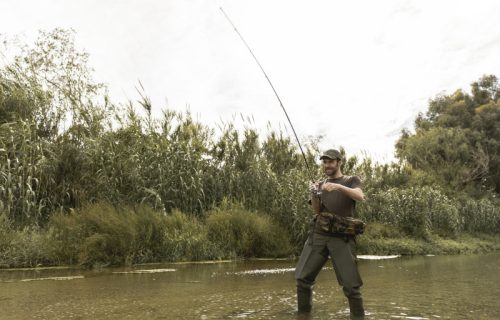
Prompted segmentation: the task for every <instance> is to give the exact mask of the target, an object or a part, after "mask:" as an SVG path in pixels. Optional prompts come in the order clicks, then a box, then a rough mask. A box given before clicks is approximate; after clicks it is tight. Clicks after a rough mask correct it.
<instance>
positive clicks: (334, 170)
mask: <svg viewBox="0 0 500 320" xmlns="http://www.w3.org/2000/svg"><path fill="white" fill-rule="evenodd" d="M338 171H339V167H328V168H325V174H326V175H327V176H329V177H332V176H334V175H335V174H337V172H338Z"/></svg>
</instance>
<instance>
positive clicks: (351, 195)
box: [339, 185, 365, 201]
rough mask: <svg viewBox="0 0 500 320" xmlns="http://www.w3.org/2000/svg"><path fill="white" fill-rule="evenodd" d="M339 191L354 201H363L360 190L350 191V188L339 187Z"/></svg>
mask: <svg viewBox="0 0 500 320" xmlns="http://www.w3.org/2000/svg"><path fill="white" fill-rule="evenodd" d="M339 191H340V192H342V193H343V194H345V195H346V196H348V197H349V198H351V199H353V200H355V201H363V200H365V195H364V193H363V190H361V189H360V188H354V189H352V188H349V187H346V186H343V185H341V186H340V187H339Z"/></svg>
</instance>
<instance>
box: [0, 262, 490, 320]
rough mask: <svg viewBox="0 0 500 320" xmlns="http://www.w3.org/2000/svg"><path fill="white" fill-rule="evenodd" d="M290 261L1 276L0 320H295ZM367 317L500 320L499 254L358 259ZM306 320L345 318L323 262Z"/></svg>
mask: <svg viewBox="0 0 500 320" xmlns="http://www.w3.org/2000/svg"><path fill="white" fill-rule="evenodd" d="M294 265H295V262H294V261H289V260H287V261H283V260H282V261H241V262H223V263H209V264H159V265H147V266H136V267H133V268H119V269H103V270H93V271H85V270H79V269H42V270H36V271H35V270H0V319H298V317H297V315H296V307H295V284H294V278H293V268H294ZM359 266H360V271H361V274H362V276H363V279H364V282H365V285H364V287H363V294H364V297H365V305H366V309H367V311H368V316H367V317H366V319H500V302H499V301H500V289H499V285H500V254H499V253H493V254H486V255H464V256H425V257H410V258H406V257H402V258H401V257H400V258H395V259H388V260H360V263H359ZM314 300H315V302H314V303H315V304H314V310H313V312H312V314H311V317H310V319H348V318H349V316H348V309H347V304H346V301H345V298H344V297H343V295H342V290H341V288H340V287H339V286H338V285H337V283H336V280H335V276H334V273H333V270H332V269H331V265H326V266H325V268H324V270H323V271H322V272H321V273H320V275H319V277H318V282H317V285H316V287H315V296H314Z"/></svg>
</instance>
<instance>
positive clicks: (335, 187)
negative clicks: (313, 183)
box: [322, 182, 342, 192]
mask: <svg viewBox="0 0 500 320" xmlns="http://www.w3.org/2000/svg"><path fill="white" fill-rule="evenodd" d="M341 188H342V185H341V184H338V183H332V182H326V183H323V187H322V189H323V190H324V191H328V192H332V191H335V190H340V189H341Z"/></svg>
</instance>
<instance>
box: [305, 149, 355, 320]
mask: <svg viewBox="0 0 500 320" xmlns="http://www.w3.org/2000/svg"><path fill="white" fill-rule="evenodd" d="M320 160H322V161H323V169H324V172H325V174H326V176H327V179H326V180H325V181H323V182H321V183H315V184H312V185H311V193H312V195H311V205H312V207H313V209H314V212H315V213H316V217H315V219H314V226H313V227H312V230H311V233H310V235H309V238H308V239H307V241H306V244H305V245H304V249H303V250H302V253H301V255H300V259H299V262H298V263H297V266H296V269H295V279H296V280H297V304H298V311H299V313H304V312H306V313H307V312H309V311H310V310H311V307H312V288H313V285H314V283H315V279H316V276H317V275H318V273H319V271H320V270H321V268H322V267H323V265H324V264H325V262H326V261H327V260H328V256H330V257H331V258H332V262H333V267H334V269H335V274H336V276H337V280H338V282H339V284H340V285H341V286H342V287H343V291H344V295H345V296H346V297H347V299H348V301H349V308H350V312H351V317H352V318H354V319H363V318H364V314H365V312H364V309H363V300H362V298H361V292H360V287H361V285H362V284H363V282H362V280H361V277H360V275H359V272H358V267H357V264H356V252H355V249H356V243H355V239H354V237H355V235H354V232H347V231H346V230H345V229H341V228H340V229H339V228H335V226H336V223H335V221H337V220H334V221H332V218H333V217H334V216H335V217H338V216H340V217H341V218H340V219H341V220H342V221H345V220H346V219H344V218H342V217H353V214H354V208H355V204H356V201H363V199H364V194H363V191H362V190H361V181H360V179H359V178H358V177H356V176H352V177H351V176H344V175H343V174H342V170H341V166H342V157H341V154H340V152H339V151H337V150H334V149H330V150H327V151H325V152H324V153H323V154H322V155H321V157H320ZM358 222H360V221H359V220H358ZM360 223H362V222H360ZM363 227H364V224H363ZM361 232H362V231H361Z"/></svg>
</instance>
